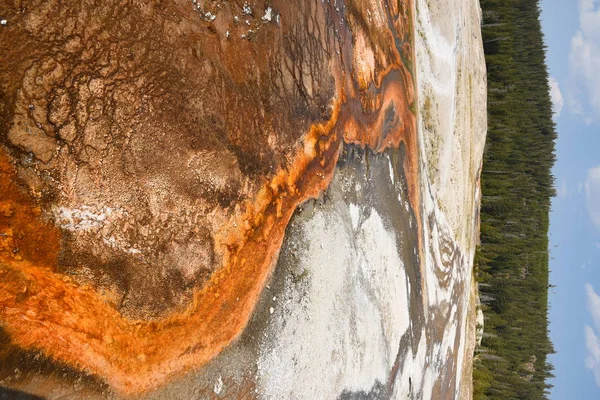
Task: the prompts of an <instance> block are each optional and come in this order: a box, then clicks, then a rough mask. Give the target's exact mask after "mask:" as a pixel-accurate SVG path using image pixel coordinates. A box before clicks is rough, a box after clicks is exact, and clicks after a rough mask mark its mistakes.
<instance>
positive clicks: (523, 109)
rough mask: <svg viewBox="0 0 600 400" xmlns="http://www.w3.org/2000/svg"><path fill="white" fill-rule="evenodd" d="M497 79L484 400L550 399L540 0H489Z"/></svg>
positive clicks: (491, 85) (481, 352) (486, 210)
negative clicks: (548, 397)
mask: <svg viewBox="0 0 600 400" xmlns="http://www.w3.org/2000/svg"><path fill="white" fill-rule="evenodd" d="M481 7H482V10H483V21H482V32H483V41H484V49H485V57H486V66H487V74H488V124H489V126H488V138H487V144H486V150H485V154H484V166H483V173H482V205H481V244H480V246H479V247H478V250H477V252H476V256H475V269H476V274H477V275H476V277H477V280H478V282H479V289H480V298H481V302H482V308H483V311H484V316H485V332H484V337H483V341H482V346H481V347H480V348H478V349H477V353H476V357H475V369H474V390H475V399H503V400H504V399H543V398H546V397H547V395H548V390H549V389H550V387H551V386H550V385H549V384H548V382H547V379H548V378H549V377H551V376H552V370H553V367H552V365H551V364H550V363H549V362H548V361H547V355H548V354H549V353H552V352H553V347H552V343H551V342H550V339H549V336H548V288H549V281H548V272H549V271H548V262H549V249H548V226H549V211H550V199H551V197H552V196H554V195H555V189H554V178H553V176H552V174H551V168H552V166H553V164H554V160H555V155H554V141H555V139H556V131H555V126H554V123H553V121H552V103H551V99H550V95H549V84H548V72H547V69H546V65H545V46H544V42H543V34H542V31H541V25H540V20H539V17H540V8H539V6H538V0H481Z"/></svg>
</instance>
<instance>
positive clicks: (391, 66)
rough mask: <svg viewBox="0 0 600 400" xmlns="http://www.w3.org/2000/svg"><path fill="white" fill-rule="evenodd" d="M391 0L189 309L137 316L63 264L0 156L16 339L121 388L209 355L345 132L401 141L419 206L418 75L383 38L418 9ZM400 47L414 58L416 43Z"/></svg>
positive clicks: (322, 179)
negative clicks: (384, 24) (363, 60)
mask: <svg viewBox="0 0 600 400" xmlns="http://www.w3.org/2000/svg"><path fill="white" fill-rule="evenodd" d="M339 3H340V2H339V1H338V4H339ZM354 3H360V2H355V1H349V2H348V7H354V8H355V9H357V10H358V8H359V7H357V6H356V5H355V4H354ZM384 3H385V4H386V5H388V6H389V8H387V7H386V11H385V12H386V13H390V15H388V16H387V17H388V19H389V20H390V21H393V24H392V25H391V27H392V29H393V30H392V29H389V30H384V31H383V33H382V32H378V33H377V34H376V33H373V32H369V30H368V29H367V26H366V25H364V24H365V23H364V21H362V22H361V21H360V20H358V19H357V18H356V16H357V15H366V13H365V12H363V11H364V10H362V11H361V10H358V11H355V13H354V14H351V17H350V18H349V21H348V23H349V24H350V28H351V29H352V30H353V31H354V32H357V33H360V34H363V35H366V37H367V38H368V39H369V40H371V44H369V47H373V48H375V51H374V56H373V61H372V64H370V65H367V66H366V67H365V68H366V69H365V68H363V70H361V68H358V67H357V65H355V64H356V60H355V61H354V62H350V60H352V59H354V57H352V56H351V55H350V53H351V52H352V45H351V44H350V41H351V40H350V39H349V38H347V43H346V45H345V46H344V47H343V48H341V53H342V54H341V55H340V56H339V58H336V57H334V56H332V59H331V61H330V63H331V68H332V73H333V75H334V77H335V83H336V97H335V100H334V104H333V106H332V112H331V117H330V118H329V120H328V122H327V123H324V124H314V125H312V126H311V128H310V130H309V132H307V133H306V134H305V136H304V137H303V140H302V144H301V145H300V146H298V149H297V150H296V153H295V155H294V156H293V157H291V162H290V164H289V165H288V166H287V167H286V168H281V169H280V170H279V171H278V172H276V173H274V174H273V176H272V178H271V179H270V180H269V181H268V182H267V183H265V184H264V186H263V187H262V189H260V190H259V191H258V193H257V194H256V196H255V198H254V199H253V200H251V201H247V202H246V203H245V204H244V208H243V209H245V212H243V213H240V214H239V215H238V216H236V217H232V220H231V221H230V222H229V223H228V224H227V225H225V226H223V227H222V229H221V230H220V231H219V232H218V234H217V235H216V236H215V243H216V247H217V248H218V249H220V251H222V254H223V257H222V265H221V267H220V268H218V269H217V270H216V271H215V272H214V273H213V274H212V275H211V277H210V279H209V280H208V281H207V282H206V283H205V284H204V285H203V287H202V288H201V289H200V290H198V291H197V292H196V293H195V294H194V296H193V300H192V302H191V303H190V304H189V306H188V307H187V308H186V309H185V310H183V311H181V312H174V313H172V314H171V315H168V316H166V317H163V318H160V319H157V320H154V321H146V320H133V319H129V318H126V317H124V316H123V315H122V314H121V313H119V312H118V311H117V310H116V309H115V308H114V307H112V306H110V305H109V304H108V303H107V302H105V301H104V300H103V299H102V297H101V296H100V295H99V294H98V292H97V291H96V290H95V289H94V288H93V287H91V286H87V285H81V284H79V283H77V282H75V281H74V280H72V279H70V278H69V277H68V276H66V275H63V274H60V273H57V272H55V267H56V265H57V253H58V250H59V232H58V230H57V229H56V228H54V227H53V226H52V225H51V224H50V223H49V222H45V221H43V220H41V218H40V217H39V216H40V212H39V209H38V208H37V207H38V206H37V204H36V202H35V201H34V200H33V199H29V198H28V195H27V194H25V192H24V191H23V189H22V188H19V187H18V186H17V185H16V183H15V182H16V181H17V178H16V176H15V174H14V171H13V168H12V166H11V165H10V164H9V162H8V161H7V159H6V158H1V159H0V172H1V175H0V193H1V197H0V234H2V236H0V325H1V326H2V327H3V328H4V330H5V331H6V332H7V333H8V334H9V335H10V337H11V340H12V342H13V344H15V345H17V346H20V347H22V348H25V349H37V350H41V351H43V352H44V353H45V355H47V356H49V357H51V358H54V359H56V360H59V361H61V362H63V363H66V364H68V365H71V366H74V367H77V368H80V369H83V370H85V371H88V372H90V373H93V374H95V375H97V376H99V377H101V378H102V379H104V380H105V381H106V382H107V383H108V384H110V385H111V386H112V387H113V388H114V389H115V390H118V391H120V392H123V393H140V392H144V391H147V390H150V389H153V388H156V387H157V386H159V385H161V384H163V383H164V382H166V381H167V380H168V379H169V378H172V377H173V376H175V375H176V374H179V373H182V372H185V371H188V370H190V369H192V368H198V367H200V366H202V365H204V364H205V363H206V362H208V361H210V360H211V359H213V358H214V357H215V356H216V355H218V354H219V353H220V352H221V351H222V350H223V348H224V347H225V346H227V345H229V344H230V343H231V342H232V341H233V340H235V339H236V338H237V337H238V336H239V335H240V333H241V332H242V331H243V329H244V328H245V326H246V325H247V323H248V321H249V319H250V316H251V314H252V312H253V310H254V308H255V305H256V303H257V301H258V298H259V296H260V294H261V291H262V290H263V288H264V286H265V284H266V282H267V279H268V277H269V275H270V273H271V272H272V269H273V267H274V265H275V261H276V257H277V254H278V252H279V249H280V247H281V244H282V241H283V237H284V233H285V229H286V226H287V224H288V222H289V220H290V218H291V217H292V214H293V212H294V210H295V209H296V207H297V206H298V205H299V204H301V203H302V202H304V201H306V200H307V199H310V198H314V197H317V196H318V195H319V193H321V192H322V191H323V190H325V189H326V188H327V186H328V184H329V182H330V181H331V179H332V176H333V173H334V169H335V165H336V163H337V160H338V156H339V154H340V149H341V146H342V145H343V143H346V144H354V145H358V146H361V147H369V148H371V149H372V150H374V151H376V152H380V151H383V150H384V149H385V148H389V147H398V146H399V145H400V143H404V146H405V147H406V155H407V157H406V159H405V160H406V162H405V166H404V167H405V170H406V175H407V177H408V178H409V192H410V198H411V203H412V207H413V209H414V210H415V212H416V213H417V217H418V213H419V210H420V205H419V193H418V151H417V136H416V135H417V132H416V119H415V115H414V114H413V113H412V112H411V111H410V106H411V105H412V104H413V103H414V101H415V98H414V96H415V95H414V84H413V81H412V77H411V74H410V72H409V70H408V69H407V66H406V65H405V64H404V62H403V61H402V57H401V55H400V53H399V50H397V49H396V47H395V46H388V47H389V48H385V49H384V48H383V47H382V46H383V44H385V43H388V44H389V43H391V42H393V41H394V38H398V37H400V38H402V39H403V40H404V41H406V42H408V41H409V40H408V39H410V35H411V32H409V31H408V29H409V26H410V25H409V24H408V18H410V17H409V16H407V14H404V15H403V14H401V12H400V10H398V4H397V3H396V2H384ZM388 3H389V4H388ZM392 3H393V4H392ZM404 3H406V4H405V7H404V9H406V10H410V9H412V8H411V6H410V5H409V4H408V3H409V1H406V2H404ZM391 13H395V14H394V15H395V16H396V17H394V18H393V17H392V16H391ZM347 14H348V13H347ZM387 36H389V37H387ZM405 46H406V44H405ZM404 50H405V51H408V50H407V49H406V48H405V49H404ZM403 56H404V58H405V59H408V60H410V62H412V54H403ZM367 67H368V68H367ZM369 68H370V70H369ZM355 73H356V74H358V76H353V74H355ZM417 220H419V218H417ZM17 247H18V250H17Z"/></svg>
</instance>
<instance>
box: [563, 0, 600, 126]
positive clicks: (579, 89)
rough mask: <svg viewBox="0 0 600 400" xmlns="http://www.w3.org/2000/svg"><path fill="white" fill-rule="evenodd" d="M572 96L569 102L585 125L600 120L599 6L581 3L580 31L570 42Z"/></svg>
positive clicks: (586, 0) (584, 0)
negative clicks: (599, 72)
mask: <svg viewBox="0 0 600 400" xmlns="http://www.w3.org/2000/svg"><path fill="white" fill-rule="evenodd" d="M569 66H570V75H571V76H570V79H571V85H570V93H569V95H568V96H567V103H568V104H569V106H570V109H571V111H572V112H574V113H575V114H577V115H579V116H581V117H582V118H583V120H584V121H585V122H586V123H588V124H589V123H591V122H592V121H600V74H598V71H600V7H599V3H598V0H579V29H578V31H577V32H576V33H575V35H574V36H573V38H572V39H571V51H570V54H569Z"/></svg>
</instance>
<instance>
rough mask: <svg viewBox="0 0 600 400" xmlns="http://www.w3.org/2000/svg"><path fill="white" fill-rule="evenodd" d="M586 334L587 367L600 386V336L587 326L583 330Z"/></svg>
mask: <svg viewBox="0 0 600 400" xmlns="http://www.w3.org/2000/svg"><path fill="white" fill-rule="evenodd" d="M583 331H584V334H585V347H586V349H587V355H586V356H585V366H586V367H587V368H588V369H590V370H591V371H592V373H593V374H594V380H595V381H596V385H598V386H600V343H599V340H598V336H596V333H595V332H594V330H593V329H592V328H590V327H589V326H588V325H586V326H585V327H584V328H583Z"/></svg>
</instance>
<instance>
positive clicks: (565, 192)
mask: <svg viewBox="0 0 600 400" xmlns="http://www.w3.org/2000/svg"><path fill="white" fill-rule="evenodd" d="M569 194H570V190H569V186H568V184H567V181H566V180H565V179H562V180H561V181H560V183H559V184H558V187H557V188H556V195H557V196H558V198H559V199H566V198H567V197H568V196H569Z"/></svg>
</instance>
